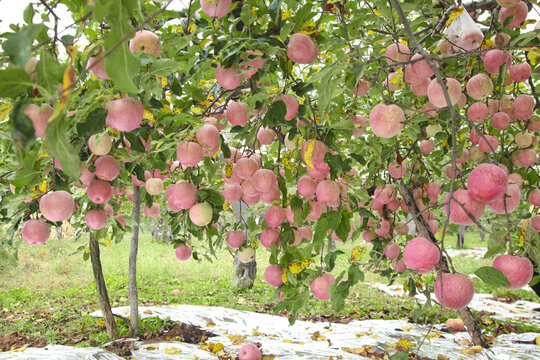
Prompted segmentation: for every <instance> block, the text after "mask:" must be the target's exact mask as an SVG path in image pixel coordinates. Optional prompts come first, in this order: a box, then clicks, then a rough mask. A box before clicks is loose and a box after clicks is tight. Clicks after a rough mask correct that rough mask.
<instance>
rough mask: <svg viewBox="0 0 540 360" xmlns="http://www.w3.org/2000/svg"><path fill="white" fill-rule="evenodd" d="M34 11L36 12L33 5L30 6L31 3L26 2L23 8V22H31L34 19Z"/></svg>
mask: <svg viewBox="0 0 540 360" xmlns="http://www.w3.org/2000/svg"><path fill="white" fill-rule="evenodd" d="M35 13H36V12H35V11H34V6H32V4H28V6H27V7H26V8H24V12H23V20H24V22H25V23H27V24H31V23H32V20H33V19H34V15H35Z"/></svg>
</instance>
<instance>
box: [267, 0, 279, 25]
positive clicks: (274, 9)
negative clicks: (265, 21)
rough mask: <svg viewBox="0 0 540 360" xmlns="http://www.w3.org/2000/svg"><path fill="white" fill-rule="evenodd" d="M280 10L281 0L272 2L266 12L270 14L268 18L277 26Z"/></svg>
mask: <svg viewBox="0 0 540 360" xmlns="http://www.w3.org/2000/svg"><path fill="white" fill-rule="evenodd" d="M280 8H281V0H274V1H272V3H271V4H270V6H269V7H268V12H269V13H270V18H271V19H272V21H273V22H274V24H277V21H278V15H279V10H280Z"/></svg>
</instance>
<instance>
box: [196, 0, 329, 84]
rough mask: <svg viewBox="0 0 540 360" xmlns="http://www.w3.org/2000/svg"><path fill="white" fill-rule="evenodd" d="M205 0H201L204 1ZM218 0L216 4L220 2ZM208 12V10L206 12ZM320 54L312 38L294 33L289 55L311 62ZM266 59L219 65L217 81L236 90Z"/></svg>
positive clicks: (301, 60)
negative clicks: (243, 71) (239, 64)
mask: <svg viewBox="0 0 540 360" xmlns="http://www.w3.org/2000/svg"><path fill="white" fill-rule="evenodd" d="M202 1H203V0H201V2H202ZM218 3H219V1H216V3H215V4H218ZM205 13H206V12H205ZM252 54H254V52H249V53H247V54H246V55H252ZM318 55H319V49H318V47H317V45H316V44H315V43H314V42H313V40H311V38H310V37H309V36H307V35H305V34H303V33H296V34H293V35H292V36H291V38H290V40H289V43H288V45H287V57H288V58H289V59H290V60H291V61H293V62H296V63H299V64H311V63H312V62H313V61H315V59H317V56H318ZM264 64H265V61H264V60H263V59H261V58H256V59H253V60H250V61H247V62H245V63H244V64H243V65H242V66H241V67H240V66H238V65H235V66H233V67H230V68H224V67H222V66H221V65H218V67H217V69H216V81H217V82H218V84H219V85H221V87H223V88H225V89H228V90H234V89H236V88H237V87H238V86H240V84H241V83H242V80H243V79H244V78H246V79H250V78H251V77H252V76H253V75H255V73H256V72H257V71H258V70H259V69H260V68H262V67H263V66H264ZM240 70H249V71H247V72H245V73H243V74H238V72H239V71H240Z"/></svg>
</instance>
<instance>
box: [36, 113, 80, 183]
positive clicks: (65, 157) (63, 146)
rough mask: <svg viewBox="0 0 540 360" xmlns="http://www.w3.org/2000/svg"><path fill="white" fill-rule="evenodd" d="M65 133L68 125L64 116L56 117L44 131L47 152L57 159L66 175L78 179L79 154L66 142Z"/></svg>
mask: <svg viewBox="0 0 540 360" xmlns="http://www.w3.org/2000/svg"><path fill="white" fill-rule="evenodd" d="M67 132H68V123H67V121H66V119H65V115H63V114H61V115H58V116H57V117H56V118H55V119H54V120H53V121H52V122H50V123H49V125H47V128H46V129H45V136H46V139H47V140H46V141H47V150H48V151H49V154H51V155H52V156H53V157H55V158H57V159H58V161H59V162H60V164H61V165H62V168H63V172H64V173H65V174H66V175H68V176H69V177H71V178H73V179H78V178H79V171H80V169H81V162H80V159H79V155H78V154H79V152H78V151H77V150H76V149H75V148H74V147H73V145H71V144H70V142H69V141H68V138H67V136H66V134H67Z"/></svg>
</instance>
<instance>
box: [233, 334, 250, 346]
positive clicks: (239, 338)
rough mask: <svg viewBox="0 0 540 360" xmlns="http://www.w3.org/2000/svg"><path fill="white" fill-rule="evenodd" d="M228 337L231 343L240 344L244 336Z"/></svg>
mask: <svg viewBox="0 0 540 360" xmlns="http://www.w3.org/2000/svg"><path fill="white" fill-rule="evenodd" d="M229 339H230V340H231V342H232V344H233V345H242V343H243V342H244V340H245V339H246V337H245V336H242V335H229Z"/></svg>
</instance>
